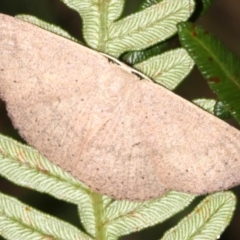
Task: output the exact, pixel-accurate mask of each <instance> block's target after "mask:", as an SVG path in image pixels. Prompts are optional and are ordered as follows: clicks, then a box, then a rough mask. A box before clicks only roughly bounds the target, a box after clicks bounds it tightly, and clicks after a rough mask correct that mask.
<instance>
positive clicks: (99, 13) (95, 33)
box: [61, 0, 124, 53]
mask: <svg viewBox="0 0 240 240" xmlns="http://www.w3.org/2000/svg"><path fill="white" fill-rule="evenodd" d="M61 1H62V2H63V3H65V4H66V5H68V7H70V8H72V9H74V10H76V11H77V12H78V13H79V14H80V15H81V17H82V20H83V36H84V38H85V41H86V42H87V44H88V45H89V46H90V47H91V48H94V49H97V50H99V51H101V52H105V53H107V52H106V51H105V42H106V41H107V39H108V32H107V29H108V28H109V25H110V23H111V22H113V21H114V20H116V19H117V18H118V17H119V16H120V15H121V13H122V10H123V6H124V0H109V1H98V0H61Z"/></svg>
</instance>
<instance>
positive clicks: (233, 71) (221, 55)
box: [178, 23, 240, 122]
mask: <svg viewBox="0 0 240 240" xmlns="http://www.w3.org/2000/svg"><path fill="white" fill-rule="evenodd" d="M178 30H179V37H180V41H181V43H182V45H183V47H184V48H185V49H186V50H187V51H188V53H189V54H190V56H191V57H192V58H193V60H194V62H195V63H196V64H197V66H198V68H199V70H200V71H201V73H202V75H203V76H204V78H205V79H207V81H208V84H209V86H210V87H211V89H212V90H213V91H214V92H215V93H216V94H217V95H218V98H219V100H220V101H221V102H222V103H223V104H224V106H225V107H226V109H227V110H228V111H229V112H230V113H231V114H232V116H233V117H234V118H235V119H236V120H237V121H238V122H240V102H239V99H240V79H239V78H240V68H239V66H240V60H239V58H237V57H236V56H235V55H234V54H232V53H231V52H229V51H228V50H227V48H226V47H225V46H224V45H222V44H221V43H220V42H219V41H218V40H217V39H216V38H215V37H214V36H212V35H211V34H209V33H208V32H206V31H205V30H204V29H203V28H201V27H197V26H194V25H193V24H191V23H181V24H179V25H178Z"/></svg>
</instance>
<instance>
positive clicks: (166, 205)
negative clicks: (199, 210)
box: [103, 192, 195, 240]
mask: <svg viewBox="0 0 240 240" xmlns="http://www.w3.org/2000/svg"><path fill="white" fill-rule="evenodd" d="M194 198H195V197H194V196H193V195H190V194H186V193H177V192H169V193H167V194H166V195H165V196H163V197H162V198H159V199H155V200H150V201H145V202H130V201H115V202H113V203H112V204H111V205H110V206H109V207H108V208H107V209H106V211H105V214H104V217H103V219H104V221H105V222H106V223H107V224H108V228H107V239H108V240H114V239H118V238H117V237H118V236H122V235H127V234H129V233H132V232H136V229H137V230H138V231H139V230H141V229H144V228H147V227H149V226H153V225H156V224H157V223H161V222H163V221H165V220H167V219H168V218H170V217H171V216H173V215H174V214H176V213H177V212H179V211H180V210H182V209H184V208H185V207H186V206H188V205H189V204H190V203H191V202H192V200H193V199H194Z"/></svg>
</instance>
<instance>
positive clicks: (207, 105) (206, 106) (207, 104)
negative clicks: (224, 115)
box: [193, 98, 216, 114]
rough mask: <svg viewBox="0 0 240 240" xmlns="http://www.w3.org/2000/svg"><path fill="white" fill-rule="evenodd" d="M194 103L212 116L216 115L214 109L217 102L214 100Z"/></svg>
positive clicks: (194, 101)
mask: <svg viewBox="0 0 240 240" xmlns="http://www.w3.org/2000/svg"><path fill="white" fill-rule="evenodd" d="M193 103H195V104H196V105H198V106H199V107H201V108H203V109H204V110H206V111H208V112H210V113H212V114H213V113H214V107H215V104H216V100H214V99H205V98H201V99H195V100H193Z"/></svg>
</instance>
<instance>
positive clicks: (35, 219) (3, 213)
mask: <svg viewBox="0 0 240 240" xmlns="http://www.w3.org/2000/svg"><path fill="white" fill-rule="evenodd" d="M0 229H1V235H2V236H4V237H5V238H6V239H9V240H15V239H16V240H21V239H22V240H23V239H24V240H33V239H34V240H41V239H59V240H91V239H92V238H90V237H88V236H87V235H86V234H84V233H82V232H81V231H80V230H78V229H77V228H76V227H73V226H71V225H70V224H68V223H66V222H63V221H61V220H59V219H57V218H54V217H51V216H49V215H47V214H43V213H41V212H39V211H37V210H35V209H33V208H31V207H29V206H27V205H25V204H23V203H21V202H19V201H18V200H16V199H14V198H11V197H8V196H6V195H4V194H1V193H0Z"/></svg>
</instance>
